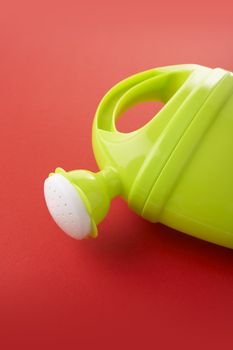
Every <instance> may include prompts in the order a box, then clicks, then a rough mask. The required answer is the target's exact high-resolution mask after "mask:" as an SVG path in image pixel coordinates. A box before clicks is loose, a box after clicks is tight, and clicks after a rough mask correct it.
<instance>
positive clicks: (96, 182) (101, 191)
mask: <svg viewBox="0 0 233 350" xmlns="http://www.w3.org/2000/svg"><path fill="white" fill-rule="evenodd" d="M120 192H121V184H120V180H119V177H118V175H117V172H116V170H115V169H114V168H112V167H107V168H105V169H103V170H101V171H99V172H98V173H93V172H90V171H87V170H73V171H69V172H66V171H65V170H64V169H62V168H57V169H56V170H55V173H51V174H50V176H49V177H48V178H47V179H46V180H45V183H44V195H45V200H46V204H47V207H48V210H49V212H50V214H51V216H52V217H53V219H54V220H55V222H56V223H57V224H58V226H59V227H60V228H61V229H62V230H63V231H65V232H66V233H67V234H68V235H70V236H72V237H73V238H76V239H83V238H87V237H89V236H91V237H96V236H97V233H98V231H97V225H98V224H99V223H100V222H101V221H102V220H103V219H104V217H105V216H106V215H107V213H108V210H109V206H110V201H111V199H113V198H114V197H115V196H117V195H119V194H120Z"/></svg>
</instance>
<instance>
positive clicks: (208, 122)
mask: <svg viewBox="0 0 233 350" xmlns="http://www.w3.org/2000/svg"><path fill="white" fill-rule="evenodd" d="M144 101H162V102H163V103H164V107H163V108H162V109H161V110H160V111H159V112H158V114H157V115H156V116H155V117H154V118H152V119H151V120H150V121H149V122H148V123H147V124H146V125H144V126H143V127H142V128H140V129H138V130H136V131H133V132H130V133H121V132H119V131H118V130H117V129H116V126H115V122H116V120H117V119H118V118H119V117H120V116H121V114H122V113H123V112H124V111H126V110H127V109H128V108H130V107H131V106H133V105H135V104H138V103H141V102H144ZM93 149H94V153H95V157H96V160H97V163H98V165H99V168H100V169H102V170H101V171H100V172H98V173H92V172H90V171H87V170H73V171H69V172H66V171H64V170H63V169H61V168H57V169H56V171H55V173H53V174H50V176H49V177H48V178H47V179H46V181H45V184H44V193H45V200H46V203H47V207H48V209H49V212H50V214H51V215H52V217H53V218H54V220H55V221H56V223H57V224H58V225H59V226H60V228H61V229H62V230H64V231H65V232H66V233H67V234H69V235H70V236H72V237H74V238H77V239H82V238H85V237H88V236H92V237H96V236H97V225H98V224H99V222H101V221H102V220H103V218H104V217H105V216H106V214H107V212H108V209H109V205H110V201H111V199H112V198H114V197H115V196H118V195H120V196H121V197H123V198H124V199H125V200H126V201H127V203H128V205H129V207H130V208H131V209H132V210H134V211H135V212H136V213H137V214H138V215H141V216H142V217H143V218H145V219H146V220H149V221H151V222H160V223H163V224H165V225H167V226H169V227H172V228H174V229H176V230H179V231H181V232H184V233H187V234H189V235H192V236H195V237H198V238H201V239H204V240H206V241H210V242H213V243H216V244H219V245H223V246H226V247H230V248H233V74H232V73H231V72H228V71H226V70H223V69H219V68H217V69H210V68H206V67H202V66H198V65H178V66H169V67H164V68H158V69H151V70H149V71H145V72H142V73H139V74H137V75H134V76H132V77H130V78H128V79H126V80H124V81H122V82H120V83H119V84H117V85H116V86H115V87H113V88H112V89H111V90H110V91H109V92H108V93H107V94H106V96H105V97H104V98H103V99H102V101H101V103H100V105H99V107H98V109H97V112H96V115H95V119H94V123H93Z"/></svg>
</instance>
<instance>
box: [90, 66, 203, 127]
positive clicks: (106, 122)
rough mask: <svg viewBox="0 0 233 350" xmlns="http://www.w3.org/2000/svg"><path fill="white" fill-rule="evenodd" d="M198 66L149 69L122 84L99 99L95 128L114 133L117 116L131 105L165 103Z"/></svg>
mask: <svg viewBox="0 0 233 350" xmlns="http://www.w3.org/2000/svg"><path fill="white" fill-rule="evenodd" d="M201 68H202V69H203V67H199V66H197V65H181V66H169V67H164V68H160V69H151V70H148V71H145V72H142V73H139V74H136V75H134V76H132V77H130V78H127V79H125V80H123V81H121V82H120V83H119V84H117V85H115V86H114V87H113V88H112V89H111V90H110V91H109V92H108V93H107V94H106V95H105V96H104V98H103V99H102V101H101V102H100V104H99V107H98V109H97V112H96V116H95V120H94V129H95V128H96V129H100V130H104V131H114V132H117V133H119V132H118V131H117V129H116V125H115V123H116V121H117V119H118V118H119V117H120V115H121V114H122V113H123V112H124V111H125V110H127V109H128V108H130V107H132V106H133V105H135V104H137V103H141V102H145V101H155V100H159V101H162V102H167V101H168V100H169V98H170V97H171V96H172V95H173V94H174V93H175V92H176V91H177V89H178V88H179V87H180V86H181V84H182V83H183V82H184V81H185V79H187V78H188V76H189V75H190V73H192V72H193V71H194V70H197V69H201Z"/></svg>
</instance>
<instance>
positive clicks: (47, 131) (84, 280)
mask: <svg viewBox="0 0 233 350" xmlns="http://www.w3.org/2000/svg"><path fill="white" fill-rule="evenodd" d="M231 3H232V2H231V1H228V2H227V1H224V0H223V1H191V2H189V1H174V2H172V1H171V2H169V1H161V2H156V1H155V0H154V1H148V0H145V1H129V0H124V1H121V0H118V1H115V2H114V1H112V2H111V1H104V0H103V1H82V2H81V1H71V0H67V1H65V0H64V1H50V0H48V1H27V2H26V1H12V0H10V1H4V3H3V1H1V5H0V7H1V8H0V123H1V124H0V125H1V129H0V130H1V136H0V148H1V156H0V159H1V175H0V176H1V184H0V187H1V193H0V196H1V197H0V198H1V210H0V213H1V232H0V333H1V334H0V348H1V349H4V350H5V349H18V348H21V346H22V345H24V347H23V348H24V349H26V348H28V349H36V348H38V349H47V348H48V349H55V348H56V349H58V348H61V349H72V348H75V349H92V348H95V349H173V348H177V349H220V348H222V349H231V348H232V341H233V253H232V251H230V250H228V249H224V248H221V247H217V246H214V245H211V244H208V243H205V242H202V241H199V240H196V239H193V238H190V237H188V236H185V235H182V234H180V233H178V232H175V231H173V230H171V229H168V228H165V227H164V226H162V225H152V224H150V223H147V222H145V221H144V220H142V219H141V218H139V217H137V216H136V215H135V214H134V213H132V212H130V211H129V209H128V208H127V205H126V204H125V203H123V202H122V201H121V200H120V199H116V200H115V201H113V203H112V206H111V210H110V213H109V215H108V216H107V218H106V219H105V221H104V222H103V223H102V224H101V225H100V226H99V231H100V234H99V238H98V239H96V240H92V239H90V240H87V241H82V242H79V241H75V240H72V239H70V238H69V237H67V236H66V235H64V234H63V233H62V232H61V231H60V230H59V229H58V227H57V226H56V225H55V224H54V222H53V221H52V219H51V218H50V216H49V215H48V212H47V209H46V207H45V203H44V199H43V180H44V178H45V177H46V176H47V174H48V172H49V171H51V170H53V169H54V168H55V167H56V166H62V167H64V168H65V169H67V170H68V169H74V168H87V169H91V170H97V166H96V163H95V160H94V157H93V154H92V149H91V124H92V120H93V115H94V112H95V109H96V107H97V105H98V102H99V101H100V99H101V97H102V96H103V95H104V93H105V92H106V91H107V90H108V89H109V88H110V87H112V85H114V84H115V83H116V82H118V81H119V80H121V79H123V78H125V77H127V76H129V75H131V74H134V73H136V72H139V71H141V70H145V69H149V68H152V67H156V66H164V65H170V64H178V63H199V64H203V65H207V66H211V67H216V66H219V67H223V68H226V69H229V70H233V45H232V37H233V24H232V10H233V7H232V4H231ZM146 111H147V110H146ZM141 112H142V111H141ZM141 112H140V114H135V119H133V118H131V119H130V118H129V120H128V123H129V121H130V120H131V122H134V121H135V123H136V124H137V123H139V124H140V123H141V122H142V120H141V119H140V118H141V114H142V113H141ZM122 123H123V124H124V123H125V125H124V127H125V128H127V127H129V124H127V120H126V119H125V121H122ZM136 124H135V125H136Z"/></svg>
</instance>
